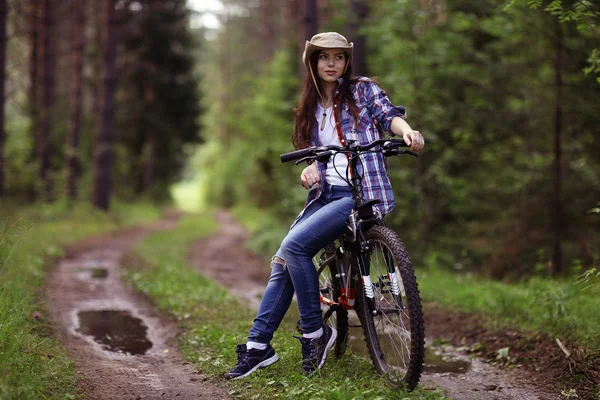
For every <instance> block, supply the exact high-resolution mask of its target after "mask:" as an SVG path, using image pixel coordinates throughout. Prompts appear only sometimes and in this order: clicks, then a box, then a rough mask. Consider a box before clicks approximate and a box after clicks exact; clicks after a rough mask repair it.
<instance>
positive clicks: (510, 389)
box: [188, 211, 559, 400]
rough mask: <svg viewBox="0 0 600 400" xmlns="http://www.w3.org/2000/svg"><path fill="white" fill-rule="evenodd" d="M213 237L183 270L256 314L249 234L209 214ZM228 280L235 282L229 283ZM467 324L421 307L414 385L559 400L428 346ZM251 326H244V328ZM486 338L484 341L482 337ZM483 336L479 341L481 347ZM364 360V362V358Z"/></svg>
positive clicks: (515, 374)
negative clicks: (423, 350)
mask: <svg viewBox="0 0 600 400" xmlns="http://www.w3.org/2000/svg"><path fill="white" fill-rule="evenodd" d="M215 218H216V219H217V222H218V225H219V227H220V229H219V231H218V232H216V233H215V234H214V235H213V236H211V237H210V238H206V239H201V240H197V241H196V242H194V243H193V244H192V247H191V248H190V252H189V256H188V264H189V265H192V266H193V267H194V268H196V269H197V270H198V271H199V272H201V273H202V274H204V275H205V276H207V277H209V278H211V279H213V280H215V281H217V282H218V283H219V284H221V285H222V286H224V287H226V288H227V289H228V290H229V291H230V292H231V293H233V294H234V295H236V296H238V297H240V298H241V299H242V300H243V301H244V303H246V304H248V306H249V307H251V308H253V309H255V310H257V309H258V305H259V303H260V295H261V294H262V293H263V291H264V289H265V286H266V283H267V281H268V279H269V275H270V268H269V263H268V261H267V262H266V261H265V259H264V258H262V257H259V256H256V255H255V254H252V253H251V252H249V251H248V250H247V249H246V248H245V243H246V241H247V240H248V238H249V237H250V235H249V233H248V232H247V231H246V230H245V229H244V228H243V227H242V226H241V225H240V224H239V223H238V222H237V221H236V220H235V219H234V218H233V217H232V216H231V215H230V214H228V213H227V212H225V211H217V212H215ZM232 277H235V278H234V279H232ZM470 322H472V321H468V320H465V319H463V318H460V317H459V318H450V317H448V316H447V315H446V313H443V312H440V311H439V310H437V309H436V308H435V306H434V305H427V306H426V307H425V326H426V332H427V333H428V335H430V336H431V337H428V340H427V342H428V347H429V348H430V350H429V351H428V357H427V359H426V366H425V372H424V373H423V375H422V378H421V383H420V385H422V386H425V387H437V388H441V389H442V390H443V391H445V392H446V393H447V396H448V397H450V398H452V399H457V400H479V399H490V400H492V399H497V400H509V399H519V400H550V399H557V398H559V397H558V396H557V395H552V394H548V393H547V392H545V391H544V390H542V389H541V388H542V387H544V386H545V384H546V382H547V377H545V376H543V375H542V374H539V376H535V375H532V374H531V373H530V372H528V371H524V370H522V369H518V371H509V370H506V369H500V368H497V367H495V366H492V365H490V364H488V363H485V362H484V361H481V360H478V359H471V358H470V355H468V354H467V353H465V352H464V351H460V350H459V349H457V348H456V347H452V346H449V345H448V346H443V347H440V346H436V347H433V346H430V345H429V344H430V343H432V342H433V340H434V339H436V338H449V337H452V336H457V335H458V336H459V335H460V334H464V333H465V332H466V331H467V330H468V329H469V323H470ZM250 323H251V321H248V324H250ZM354 329H356V331H354V332H352V331H351V332H350V334H349V335H350V338H351V343H350V344H349V347H350V348H351V349H352V351H353V352H355V353H357V352H358V353H360V352H365V351H366V345H365V342H364V340H363V339H362V338H361V336H360V335H361V334H362V333H361V332H360V328H354ZM488 337H489V335H488ZM485 339H486V337H485V336H484V334H483V332H482V333H481V338H480V339H479V340H480V341H481V342H482V343H485ZM366 357H368V356H366Z"/></svg>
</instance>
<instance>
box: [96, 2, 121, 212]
mask: <svg viewBox="0 0 600 400" xmlns="http://www.w3.org/2000/svg"><path fill="white" fill-rule="evenodd" d="M115 2H116V0H102V3H101V4H102V18H103V28H104V41H103V42H104V46H105V47H104V51H103V60H104V62H103V66H104V68H103V71H102V89H101V90H102V96H101V101H102V104H101V116H100V119H99V123H98V132H97V136H96V145H95V151H94V166H95V171H94V187H93V203H94V205H95V206H96V207H99V208H101V209H103V210H108V208H109V206H110V194H111V183H112V182H111V172H112V166H113V154H114V130H113V129H114V127H113V122H114V121H113V120H114V95H115V89H116V82H117V70H116V64H117V40H118V38H117V35H118V32H117V29H118V26H117V24H118V21H117V18H116V12H115Z"/></svg>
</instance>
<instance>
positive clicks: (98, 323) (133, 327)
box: [77, 310, 152, 355]
mask: <svg viewBox="0 0 600 400" xmlns="http://www.w3.org/2000/svg"><path fill="white" fill-rule="evenodd" d="M77 316H78V317H79V328H78V329H77V332H79V333H80V334H82V335H85V336H90V337H92V338H93V339H94V341H95V342H96V343H99V344H100V345H101V347H102V349H103V350H107V351H112V352H115V353H123V354H130V355H141V354H146V352H147V351H148V350H149V349H150V348H151V347H152V342H151V341H150V340H148V336H147V333H148V327H147V326H146V325H145V324H144V322H143V321H142V320H141V319H139V318H136V317H134V316H132V315H131V313H130V312H129V311H123V310H93V311H80V312H79V313H78V314H77Z"/></svg>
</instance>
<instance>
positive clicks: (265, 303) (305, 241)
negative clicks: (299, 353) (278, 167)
mask: <svg viewBox="0 0 600 400" xmlns="http://www.w3.org/2000/svg"><path fill="white" fill-rule="evenodd" d="M353 205H354V202H353V200H352V190H351V189H350V187H346V186H331V185H329V184H327V183H326V184H325V187H324V188H323V192H322V193H321V196H320V197H319V198H318V199H317V200H315V202H314V203H312V204H311V205H310V206H309V207H308V208H307V209H306V210H304V214H303V215H302V217H300V219H299V220H298V221H297V222H296V223H295V225H294V226H293V227H292V228H291V229H290V231H289V232H288V234H287V236H286V237H285V239H283V242H282V243H281V247H280V248H279V250H278V251H277V254H276V257H279V258H280V259H282V260H284V264H281V263H278V262H275V261H273V262H272V263H271V277H270V278H269V283H268V284H267V288H266V290H265V294H264V295H263V298H262V300H261V303H260V307H259V309H258V314H257V315H256V318H255V319H254V324H253V325H252V329H250V335H249V336H248V340H249V341H252V342H258V343H269V342H270V341H271V339H272V338H273V334H274V333H275V331H276V330H277V328H278V327H279V324H280V323H281V321H282V320H283V317H284V316H285V313H286V312H287V310H288V309H289V307H290V304H291V303H292V297H293V295H294V291H295V292H296V300H297V301H298V309H299V311H300V327H301V328H302V331H303V332H304V333H311V332H315V331H318V330H319V329H320V328H321V327H322V326H323V320H322V315H321V304H320V300H319V295H320V292H319V277H318V275H317V270H316V268H315V265H314V264H313V261H312V258H313V257H314V256H315V255H316V254H317V253H318V252H319V250H321V249H322V248H323V247H325V246H326V245H328V244H329V243H332V242H333V241H334V240H335V239H337V238H338V237H340V235H341V234H342V233H344V231H345V229H346V221H347V220H348V216H349V215H350V211H351V210H352V207H353Z"/></svg>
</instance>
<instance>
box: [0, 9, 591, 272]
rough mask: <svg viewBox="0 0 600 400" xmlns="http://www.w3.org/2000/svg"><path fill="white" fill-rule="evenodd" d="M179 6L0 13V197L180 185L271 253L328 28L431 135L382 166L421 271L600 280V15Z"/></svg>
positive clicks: (156, 196) (101, 195)
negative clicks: (419, 148)
mask: <svg viewBox="0 0 600 400" xmlns="http://www.w3.org/2000/svg"><path fill="white" fill-rule="evenodd" d="M5 3H6V7H7V8H5V9H6V10H7V12H4V13H3V10H4V9H3V8H2V7H3V5H4V4H5ZM191 4H192V2H190V4H189V5H188V4H186V1H185V0H164V1H161V0H114V1H113V0H100V1H90V0H63V1H58V0H19V1H17V0H6V2H0V28H1V20H2V16H3V15H6V27H7V28H6V31H7V40H4V41H2V43H3V44H4V45H5V46H6V54H7V57H6V78H5V83H6V85H5V90H4V94H5V111H6V118H5V123H4V127H5V131H6V134H5V136H3V135H2V130H0V196H2V197H1V200H0V201H2V202H7V201H11V202H34V201H56V200H62V199H72V200H74V199H76V198H77V199H79V200H80V201H92V202H94V204H96V205H97V206H99V207H101V208H107V207H109V205H110V199H111V198H115V197H116V198H119V199H121V200H125V201H134V200H136V199H140V198H145V199H153V200H155V201H166V200H168V199H169V197H170V194H169V193H170V192H169V188H170V187H171V186H172V185H173V184H174V183H176V182H177V181H179V180H181V179H185V180H186V181H188V182H191V181H194V182H199V187H198V188H197V190H198V191H199V192H200V193H202V204H203V205H204V206H206V207H235V208H236V209H237V210H241V212H244V213H250V212H251V211H252V212H256V211H257V210H258V212H262V213H263V214H264V215H269V216H270V219H269V220H272V221H275V222H273V223H272V224H271V225H265V227H264V228H263V229H262V230H260V231H259V232H257V233H256V235H255V237H257V238H260V237H264V238H265V240H263V241H262V243H266V248H268V249H271V250H269V251H272V250H274V248H276V246H277V245H278V242H279V240H280V239H281V236H282V234H283V233H284V232H285V230H286V229H287V227H288V226H289V224H290V223H291V221H292V220H293V218H294V217H295V215H296V213H297V212H298V211H299V210H300V208H301V207H302V205H303V202H304V199H305V196H306V192H305V191H304V190H303V189H302V188H301V187H300V185H299V184H298V175H299V173H300V167H296V166H293V165H282V164H281V163H280V162H279V158H278V156H279V154H280V153H283V152H287V151H291V150H292V145H291V140H290V139H291V134H292V130H293V113H292V109H293V108H294V107H295V106H296V104H297V102H298V99H299V92H300V88H301V83H302V79H303V77H304V76H305V74H306V71H305V70H304V67H303V66H302V63H301V61H300V56H301V53H302V50H303V47H304V41H305V40H307V39H309V38H310V37H311V36H312V35H313V34H314V33H316V32H318V31H330V30H335V31H339V32H341V33H344V34H346V35H347V37H348V38H349V40H351V41H354V42H355V44H356V52H355V59H354V67H355V72H357V73H360V74H368V76H370V77H373V78H375V79H376V80H377V81H378V82H379V83H380V84H381V86H382V87H383V88H385V90H386V91H387V92H388V94H389V95H390V98H391V99H392V101H393V102H394V103H395V104H401V105H404V106H405V107H406V108H407V110H408V121H409V122H410V124H411V126H412V127H413V128H414V129H418V130H420V131H421V132H422V133H424V135H425V137H426V141H427V146H426V149H425V151H424V152H423V153H422V155H421V158H420V160H419V161H415V160H413V159H400V158H396V159H392V160H389V167H390V176H391V178H392V184H393V186H394V190H395V193H396V202H397V208H396V210H395V211H394V212H392V213H391V214H390V215H389V216H387V217H386V221H387V223H388V224H389V225H390V226H391V227H393V228H394V229H396V230H397V231H398V232H399V233H400V235H401V237H403V239H404V240H405V241H406V242H407V245H408V247H409V248H410V249H411V253H412V254H413V258H414V259H415V263H416V264H417V265H427V266H430V267H433V266H440V267H444V268H450V269H453V270H458V271H463V272H471V271H473V272H485V273H487V274H489V275H491V276H493V277H495V278H499V279H518V278H521V277H527V276H531V275H559V274H565V273H577V272H582V271H583V270H584V269H587V268H591V267H593V266H598V263H599V260H600V236H599V235H600V232H599V229H598V228H599V221H598V218H599V217H600V215H599V214H597V213H592V212H590V210H592V209H595V208H597V204H598V200H599V199H600V157H599V156H598V155H599V154H600V132H599V127H600V113H598V110H599V109H600V80H599V79H600V78H599V77H600V67H599V65H600V57H599V54H600V53H599V51H600V50H599V49H600V28H599V27H598V22H599V21H600V5H599V4H598V3H597V2H592V1H589V0H576V1H568V2H567V1H559V0H553V1H550V0H546V1H543V0H535V1H529V0H484V1H481V0H393V1H392V0H373V1H366V0H363V1H360V0H286V1H272V0H221V1H220V4H221V5H222V7H221V11H219V12H218V13H217V14H218V22H219V24H218V25H219V26H218V27H216V28H213V29H210V28H206V27H200V28H194V29H192V28H190V23H189V22H190V18H191V12H190V9H189V8H188V6H190V5H191ZM0 32H1V29H0ZM1 50H2V49H1V47H0V54H2V51H1ZM0 61H1V57H0ZM0 71H1V70H0ZM0 116H1V114H0ZM0 121H1V119H0ZM3 139H4V141H3ZM2 155H3V157H4V158H2ZM2 160H4V162H2Z"/></svg>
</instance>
